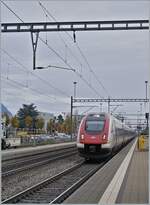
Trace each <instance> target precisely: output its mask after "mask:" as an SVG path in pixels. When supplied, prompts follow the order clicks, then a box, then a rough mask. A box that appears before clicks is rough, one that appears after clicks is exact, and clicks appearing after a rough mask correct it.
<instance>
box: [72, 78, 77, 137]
mask: <svg viewBox="0 0 150 205" xmlns="http://www.w3.org/2000/svg"><path fill="white" fill-rule="evenodd" d="M73 85H74V99H75V98H76V88H77V87H76V86H77V82H76V81H74V82H73ZM76 133H77V116H76V110H75V111H74V135H76Z"/></svg>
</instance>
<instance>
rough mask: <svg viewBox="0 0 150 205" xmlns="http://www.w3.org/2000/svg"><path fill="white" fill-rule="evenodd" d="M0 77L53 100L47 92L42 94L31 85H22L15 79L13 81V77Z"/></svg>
mask: <svg viewBox="0 0 150 205" xmlns="http://www.w3.org/2000/svg"><path fill="white" fill-rule="evenodd" d="M2 78H3V79H5V80H7V81H10V82H12V83H14V84H16V85H18V86H19V88H20V86H21V87H23V88H27V89H29V90H32V91H34V92H36V93H38V94H40V95H43V96H46V97H49V98H50V99H51V100H52V99H53V100H55V97H53V96H50V95H48V94H47V95H45V94H43V93H42V92H40V91H39V90H37V89H34V88H31V87H27V86H26V85H24V84H22V83H20V82H17V81H15V80H13V79H10V78H7V77H5V76H2Z"/></svg>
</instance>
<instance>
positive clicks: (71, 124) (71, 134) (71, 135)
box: [70, 96, 73, 141]
mask: <svg viewBox="0 0 150 205" xmlns="http://www.w3.org/2000/svg"><path fill="white" fill-rule="evenodd" d="M72 112H73V97H72V96H71V112H70V120H71V133H70V134H71V141H72Z"/></svg>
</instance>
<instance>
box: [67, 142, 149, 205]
mask: <svg viewBox="0 0 150 205" xmlns="http://www.w3.org/2000/svg"><path fill="white" fill-rule="evenodd" d="M148 193H149V190H148V151H145V152H144V151H139V150H138V149H137V139H136V141H135V140H134V141H132V142H131V143H130V144H128V145H127V146H126V147H125V148H123V149H122V150H121V152H120V153H119V154H117V155H116V156H115V157H113V159H112V160H111V161H109V162H108V163H107V164H106V165H105V166H104V167H103V168H102V169H101V170H99V171H98V172H97V173H96V174H95V175H94V176H92V177H91V178H90V179H89V180H88V181H87V182H86V183H84V184H83V185H82V186H81V187H80V188H79V189H78V190H76V191H75V192H74V193H73V194H72V195H71V196H70V197H68V198H67V199H66V200H65V201H64V204H114V203H120V204H121V203H123V204H125V203H135V204H138V203H143V204H146V203H148Z"/></svg>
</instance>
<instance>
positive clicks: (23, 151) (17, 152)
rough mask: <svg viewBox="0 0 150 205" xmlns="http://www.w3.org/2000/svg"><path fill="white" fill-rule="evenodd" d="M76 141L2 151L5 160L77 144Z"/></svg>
mask: <svg viewBox="0 0 150 205" xmlns="http://www.w3.org/2000/svg"><path fill="white" fill-rule="evenodd" d="M75 145H76V143H75V142H65V143H58V144H49V145H41V146H34V147H25V148H16V149H8V150H2V151H1V158H2V161H3V160H8V159H13V158H16V157H19V156H27V155H30V154H31V153H32V152H33V153H34V154H35V153H39V152H40V153H42V152H46V151H51V150H57V149H60V148H65V147H72V146H75Z"/></svg>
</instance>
